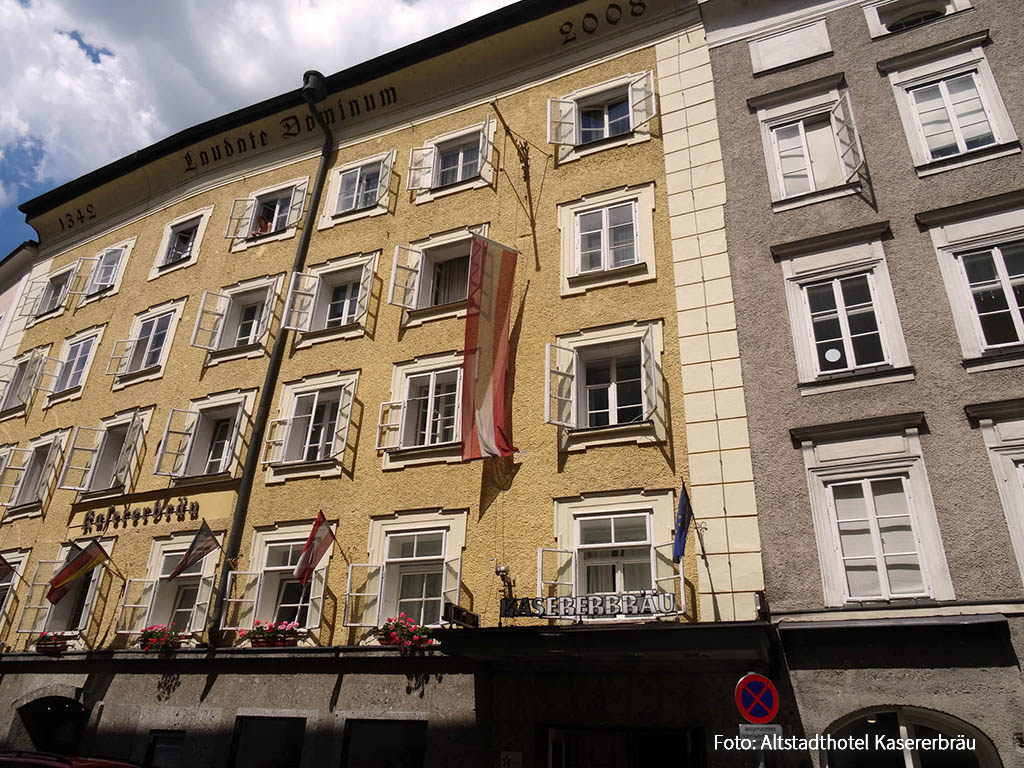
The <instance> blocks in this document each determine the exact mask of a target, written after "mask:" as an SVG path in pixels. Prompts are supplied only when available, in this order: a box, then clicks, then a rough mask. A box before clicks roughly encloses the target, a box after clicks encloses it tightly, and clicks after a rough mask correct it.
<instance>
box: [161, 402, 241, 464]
mask: <svg viewBox="0 0 1024 768" xmlns="http://www.w3.org/2000/svg"><path fill="white" fill-rule="evenodd" d="M255 399H256V390H254V389H249V390H239V389H235V390H230V391H227V392H219V393H216V394H212V395H207V396H206V397H202V398H198V399H194V400H192V401H190V403H189V407H188V408H187V409H180V408H171V409H170V410H169V411H168V414H167V422H166V425H165V426H164V431H163V436H162V438H161V440H160V445H159V448H158V449H157V453H156V462H155V464H154V467H153V474H154V475H164V476H167V477H170V478H171V481H172V482H174V483H179V484H180V483H201V482H207V481H215V480H222V479H224V478H225V477H233V476H234V474H235V473H236V472H237V471H238V468H239V465H240V464H241V448H242V446H243V445H244V442H245V435H246V430H247V428H248V426H249V421H250V420H251V418H252V413H253V408H254V406H255ZM232 413H233V414H234V415H233V416H232V415H230V414H232ZM226 418H231V419H232V424H231V426H230V427H229V430H230V433H229V436H228V438H227V442H226V443H225V447H226V448H229V449H230V451H231V455H230V458H227V457H225V456H222V457H221V459H220V469H219V470H218V471H216V472H209V471H208V469H209V462H210V460H211V454H210V452H211V450H212V447H213V445H214V443H215V442H216V435H217V433H216V432H211V431H209V430H206V427H207V425H209V429H210V430H213V429H216V426H217V423H218V422H220V421H223V420H224V419H226ZM200 430H206V431H204V432H203V433H202V434H201V435H200ZM197 435H200V438H199V439H201V440H202V441H203V442H197ZM199 448H201V449H202V451H203V453H204V454H206V456H205V458H199V457H200V456H201V454H195V453H193V452H194V451H195V450H197V449H199ZM168 459H170V463H168ZM197 462H199V463H201V464H202V466H203V468H202V470H200V471H195V470H196V467H197V466H198V464H197Z"/></svg>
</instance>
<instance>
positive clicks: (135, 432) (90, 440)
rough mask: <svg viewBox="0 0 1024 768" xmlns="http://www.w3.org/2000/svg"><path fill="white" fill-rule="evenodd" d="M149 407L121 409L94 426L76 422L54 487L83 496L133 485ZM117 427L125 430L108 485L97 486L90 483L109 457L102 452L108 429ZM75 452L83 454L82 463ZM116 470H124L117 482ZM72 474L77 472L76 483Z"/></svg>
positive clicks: (104, 494)
mask: <svg viewBox="0 0 1024 768" xmlns="http://www.w3.org/2000/svg"><path fill="white" fill-rule="evenodd" d="M153 410H154V408H153V407H149V408H139V409H134V408H133V409H130V410H127V411H122V412H119V413H116V414H114V415H113V416H108V417H107V418H105V419H101V420H100V422H99V427H98V428H94V427H85V426H76V427H75V429H74V431H73V432H72V433H71V438H70V441H69V443H68V449H67V457H66V459H65V461H64V466H63V468H62V469H61V473H60V477H59V479H58V481H57V487H58V488H61V489H63V490H70V491H75V492H77V493H78V494H79V496H80V498H83V499H85V498H88V499H92V498H98V497H101V496H107V495H119V494H121V493H123V492H126V491H128V490H129V489H131V488H133V487H134V484H135V480H137V477H138V475H139V473H140V470H141V464H142V447H143V445H144V443H145V436H146V431H147V430H148V429H149V423H150V418H151V417H152V415H153ZM120 427H124V428H125V434H124V439H123V440H122V442H121V445H120V447H119V448H118V450H117V455H116V457H114V459H113V462H112V467H111V482H112V485H108V486H106V487H101V488H97V487H93V481H94V479H95V473H96V470H97V469H98V468H99V466H100V464H99V462H100V461H101V460H103V459H109V458H110V455H109V454H108V453H106V451H107V450H108V442H107V441H108V440H109V434H110V431H111V430H114V429H119V428H120ZM90 433H91V434H90ZM80 437H81V440H80V439H79V438H80ZM79 453H85V454H86V456H85V458H84V462H85V463H84V464H83V463H82V460H80V459H78V456H77V454H79ZM76 460H77V463H76ZM119 472H123V473H124V479H123V481H122V482H120V483H119V482H117V476H118V473H119ZM76 474H77V475H78V482H77V483H76V482H75V475H76ZM69 475H70V476H71V477H70V478H69Z"/></svg>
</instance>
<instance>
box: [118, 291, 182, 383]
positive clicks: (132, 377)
mask: <svg viewBox="0 0 1024 768" xmlns="http://www.w3.org/2000/svg"><path fill="white" fill-rule="evenodd" d="M187 300H188V299H187V298H182V299H173V300H171V301H167V302H164V303H163V304H157V305H156V306H153V307H150V308H149V309H147V310H145V311H144V312H140V313H139V314H137V315H135V317H134V318H133V319H132V327H131V333H130V335H129V338H130V339H138V337H139V331H140V330H141V327H142V324H143V323H144V322H145V321H146V320H148V319H150V318H151V317H156V316H158V315H162V314H164V313H166V312H170V313H171V321H170V324H169V325H168V326H167V339H166V341H165V342H164V346H163V349H162V350H160V362H159V363H158V364H157V365H153V366H150V367H149V368H141V369H139V370H138V371H132V372H129V373H122V374H118V375H116V376H114V383H113V384H112V385H111V387H110V389H111V390H112V391H114V392H116V391H118V390H120V389H124V388H125V387H130V386H131V385H132V384H138V383H139V382H140V381H153V380H154V379H159V378H162V377H163V375H164V368H165V367H166V365H167V356H168V355H169V354H170V352H171V347H173V346H174V336H175V332H176V331H177V329H178V323H179V322H180V321H181V314H182V310H183V309H184V308H185V302H186V301H187ZM115 344H116V342H115Z"/></svg>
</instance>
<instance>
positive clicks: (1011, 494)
mask: <svg viewBox="0 0 1024 768" xmlns="http://www.w3.org/2000/svg"><path fill="white" fill-rule="evenodd" d="M986 410H987V409H986ZM967 411H968V414H969V415H970V416H971V417H972V418H973V417H974V414H972V413H971V411H972V407H971V406H968V408H967ZM977 423H978V427H979V428H980V431H981V436H982V439H983V441H984V443H985V449H986V452H987V453H988V458H989V463H990V464H991V465H992V475H993V477H994V479H995V481H996V489H997V490H998V493H999V500H1000V501H1001V502H1002V506H1003V513H1004V514H1005V515H1006V525H1007V529H1008V530H1009V533H1010V541H1011V543H1012V545H1013V551H1014V555H1015V556H1016V558H1017V567H1018V569H1019V570H1020V572H1021V576H1022V578H1024V413H1022V412H1021V409H1020V407H1019V405H1015V404H1014V403H1013V401H1010V402H1009V403H1005V404H997V407H996V409H995V411H994V412H993V411H991V410H989V411H988V412H984V411H983V412H982V413H981V414H978V415H977Z"/></svg>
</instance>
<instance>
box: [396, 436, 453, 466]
mask: <svg viewBox="0 0 1024 768" xmlns="http://www.w3.org/2000/svg"><path fill="white" fill-rule="evenodd" d="M461 463H462V440H461V439H460V440H459V441H458V442H451V443H443V444H441V445H430V446H426V447H423V446H417V447H415V448H387V449H385V450H384V465H383V469H384V470H389V469H404V468H405V467H411V466H416V465H419V464H461Z"/></svg>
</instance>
